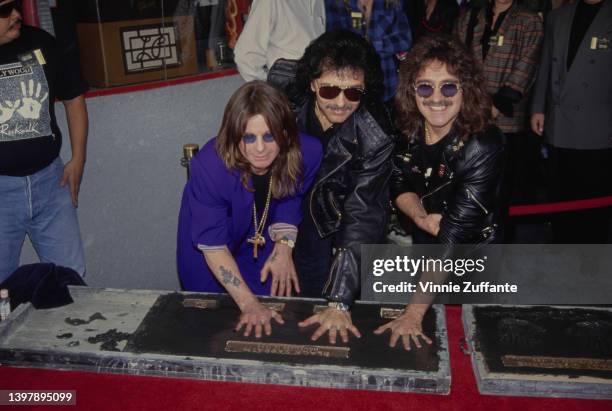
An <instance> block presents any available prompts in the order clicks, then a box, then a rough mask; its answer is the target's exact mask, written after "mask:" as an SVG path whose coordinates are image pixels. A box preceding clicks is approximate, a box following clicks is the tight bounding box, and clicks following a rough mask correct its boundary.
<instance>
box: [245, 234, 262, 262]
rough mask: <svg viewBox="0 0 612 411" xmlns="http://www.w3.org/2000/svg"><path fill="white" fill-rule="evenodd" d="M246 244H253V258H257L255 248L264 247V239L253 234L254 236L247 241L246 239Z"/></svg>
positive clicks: (259, 235)
mask: <svg viewBox="0 0 612 411" xmlns="http://www.w3.org/2000/svg"><path fill="white" fill-rule="evenodd" d="M247 243H251V244H253V258H257V247H259V246H262V247H263V246H264V245H266V239H265V238H264V237H263V236H262V235H261V234H259V233H255V235H254V236H253V237H251V238H249V239H247Z"/></svg>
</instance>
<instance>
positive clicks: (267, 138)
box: [242, 133, 275, 144]
mask: <svg viewBox="0 0 612 411" xmlns="http://www.w3.org/2000/svg"><path fill="white" fill-rule="evenodd" d="M261 138H262V140H263V141H264V142H265V143H272V142H274V141H275V140H274V136H273V135H272V134H271V133H266V134H264V135H263V136H262V137H261ZM242 141H244V143H245V144H253V143H255V142H256V141H257V136H256V135H255V134H252V133H247V134H245V135H244V136H242Z"/></svg>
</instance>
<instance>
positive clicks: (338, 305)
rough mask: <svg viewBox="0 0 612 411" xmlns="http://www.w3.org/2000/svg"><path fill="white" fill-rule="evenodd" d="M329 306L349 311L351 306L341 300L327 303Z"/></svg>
mask: <svg viewBox="0 0 612 411" xmlns="http://www.w3.org/2000/svg"><path fill="white" fill-rule="evenodd" d="M327 306H328V307H332V308H335V309H336V310H340V311H349V310H350V309H351V307H350V306H349V305H348V304H344V303H341V302H339V301H330V302H328V303H327Z"/></svg>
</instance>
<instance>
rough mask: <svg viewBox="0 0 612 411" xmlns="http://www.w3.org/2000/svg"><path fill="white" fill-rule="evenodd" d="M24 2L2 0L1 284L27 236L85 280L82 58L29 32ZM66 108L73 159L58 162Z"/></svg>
mask: <svg viewBox="0 0 612 411" xmlns="http://www.w3.org/2000/svg"><path fill="white" fill-rule="evenodd" d="M20 10H21V1H19V0H0V90H1V91H0V282H2V280H4V279H5V278H6V277H7V276H9V275H10V274H11V273H12V272H13V271H14V270H15V269H16V268H17V266H18V264H19V255H20V253H21V246H22V245H23V241H24V238H25V235H26V234H28V236H29V237H30V240H31V242H32V244H33V245H34V248H35V249H36V251H37V253H38V255H39V257H40V260H41V262H50V263H54V264H56V265H61V266H64V267H69V268H72V269H74V270H75V271H77V272H78V273H79V274H81V275H83V274H84V272H85V262H84V256H83V247H82V244H81V238H80V233H79V225H78V222H77V215H76V205H77V198H78V193H79V187H80V184H81V177H82V175H83V168H84V166H85V155H86V142H87V126H88V121H87V109H86V106H85V99H84V98H83V94H84V93H85V91H86V89H87V86H86V85H85V83H84V82H83V80H82V78H81V74H80V70H79V63H78V59H75V58H73V57H75V56H70V55H66V54H62V53H61V52H60V50H59V48H58V46H57V43H56V41H55V39H54V38H53V37H52V36H51V35H49V34H48V33H46V32H45V31H43V30H41V29H38V28H35V27H29V26H25V25H24V26H22V22H21V12H20ZM56 98H57V99H59V100H61V101H62V103H63V104H64V107H65V109H66V118H67V121H68V128H69V131H70V143H71V148H72V158H71V159H70V161H68V162H67V163H66V164H65V165H64V163H63V162H62V160H61V159H60V157H59V153H60V148H61V145H62V134H61V131H60V129H59V127H58V126H57V122H56V118H55V107H54V104H55V100H56Z"/></svg>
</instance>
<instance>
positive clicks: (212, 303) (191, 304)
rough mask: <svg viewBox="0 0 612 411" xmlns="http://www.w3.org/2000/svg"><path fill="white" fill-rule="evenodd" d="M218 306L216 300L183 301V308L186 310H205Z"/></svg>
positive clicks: (196, 299)
mask: <svg viewBox="0 0 612 411" xmlns="http://www.w3.org/2000/svg"><path fill="white" fill-rule="evenodd" d="M218 306H219V301H218V300H202V299H200V298H185V299H184V300H183V307H188V308H201V309H203V310H205V309H208V308H217V307H218Z"/></svg>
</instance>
